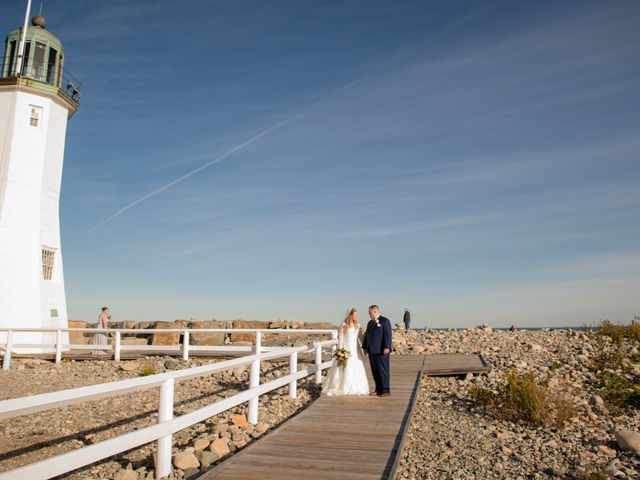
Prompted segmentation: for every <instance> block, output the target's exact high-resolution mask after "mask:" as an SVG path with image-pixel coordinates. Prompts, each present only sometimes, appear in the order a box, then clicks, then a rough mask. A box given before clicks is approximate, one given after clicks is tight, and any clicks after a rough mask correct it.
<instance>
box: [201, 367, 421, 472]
mask: <svg viewBox="0 0 640 480" xmlns="http://www.w3.org/2000/svg"><path fill="white" fill-rule="evenodd" d="M423 363H424V357H423V356H420V355H415V356H408V355H407V356H392V357H391V396H390V397H387V398H380V397H370V396H358V397H327V396H322V397H320V398H319V399H318V400H316V401H315V402H314V403H313V404H312V405H311V406H310V407H308V408H307V409H306V410H305V411H304V412H302V413H301V414H300V415H298V416H297V417H294V418H293V419H291V420H289V421H288V422H286V423H285V424H284V425H282V426H280V427H279V428H278V429H276V430H274V431H273V432H271V433H269V434H268V435H266V436H265V437H263V438H262V439H260V440H258V441H257V442H255V443H254V444H253V445H251V446H249V447H247V448H246V449H244V450H242V451H240V452H238V453H237V454H235V455H233V456H232V457H230V458H229V459H228V460H226V461H224V462H222V463H221V464H219V465H218V466H216V467H214V468H213V469H211V470H209V471H208V472H206V473H205V474H203V475H201V476H200V477H198V478H199V480H214V479H215V480H227V479H234V480H237V479H243V480H253V479H255V480H258V479H265V478H278V479H282V480H287V479H297V480H298V479H300V478H309V479H312V478H313V479H314V480H324V479H327V480H328V479H362V480H365V479H386V478H391V473H392V472H393V471H394V470H395V468H396V462H397V459H398V458H399V456H398V452H400V451H401V449H402V441H403V438H404V433H405V430H406V428H407V427H408V425H409V422H410V420H411V414H412V409H413V405H414V402H415V399H416V398H417V394H418V391H419V385H420V383H419V381H420V378H421V376H422V368H423ZM371 385H373V382H372V381H371Z"/></svg>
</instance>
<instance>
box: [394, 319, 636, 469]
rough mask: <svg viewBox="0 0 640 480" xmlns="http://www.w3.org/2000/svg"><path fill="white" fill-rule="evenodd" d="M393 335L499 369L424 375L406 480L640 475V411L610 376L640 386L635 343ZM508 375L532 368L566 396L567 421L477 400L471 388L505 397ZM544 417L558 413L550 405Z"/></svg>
mask: <svg viewBox="0 0 640 480" xmlns="http://www.w3.org/2000/svg"><path fill="white" fill-rule="evenodd" d="M394 333H395V335H394V337H395V341H394V343H395V350H396V352H397V353H399V354H417V353H481V354H482V355H483V357H484V358H485V359H486V361H487V363H488V364H489V366H490V367H491V371H490V372H489V373H488V374H487V375H467V376H466V377H464V378H453V377H452V378H437V377H432V378H423V380H422V384H421V387H420V396H419V398H418V402H417V405H416V409H415V411H414V417H413V420H412V423H411V426H410V430H409V432H408V439H407V442H406V444H405V449H404V452H403V455H402V459H401V462H400V468H399V474H398V478H399V479H402V480H413V479H494V478H495V479H518V480H524V479H530V478H532V479H546V478H569V479H571V478H574V479H583V480H597V479H606V478H620V479H636V478H640V457H639V456H638V451H640V434H638V433H637V432H640V410H638V409H637V408H634V407H632V406H626V405H619V404H618V403H617V402H615V401H614V400H615V399H616V398H617V397H616V396H615V395H614V394H615V393H616V391H613V392H611V391H609V390H608V388H611V385H609V384H608V383H607V379H609V378H620V379H624V380H625V381H628V382H629V383H628V384H625V385H632V388H635V389H636V390H635V391H637V388H638V385H639V384H640V363H638V362H639V360H640V356H639V355H638V354H639V351H638V344H637V343H636V342H633V341H626V340H625V341H622V342H621V344H620V345H618V344H616V343H615V342H613V341H612V340H611V339H610V338H608V337H606V336H604V335H601V334H598V333H594V332H575V331H571V330H551V329H547V330H541V331H516V332H509V331H493V330H492V329H491V328H490V327H487V326H485V327H483V328H473V329H468V330H452V331H444V332H443V331H437V332H436V331H426V332H411V331H410V332H394ZM509 372H517V373H518V374H531V375H533V376H534V377H535V378H538V379H539V380H540V384H541V385H543V386H544V388H546V389H547V390H548V391H549V393H550V395H560V396H561V397H560V398H564V399H566V400H565V403H564V405H565V410H564V411H563V413H564V421H563V422H562V424H557V422H551V421H550V422H549V423H545V421H542V422H528V421H518V420H513V419H509V418H505V416H504V415H503V413H504V412H503V411H501V407H500V406H497V407H494V408H489V407H488V406H483V405H481V404H479V402H478V398H474V395H473V394H472V392H473V391H474V390H475V391H488V392H491V393H492V394H499V393H500V392H501V391H503V389H504V385H505V375H506V374H508V373H509ZM603 379H604V380H603ZM608 395H609V396H608ZM603 397H604V399H603ZM609 397H612V398H609ZM543 414H544V415H547V414H548V416H549V418H551V417H552V411H551V409H550V410H549V411H548V412H543Z"/></svg>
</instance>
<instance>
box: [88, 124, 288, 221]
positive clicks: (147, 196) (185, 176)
mask: <svg viewBox="0 0 640 480" xmlns="http://www.w3.org/2000/svg"><path fill="white" fill-rule="evenodd" d="M299 115H300V114H299V113H298V114H296V115H293V116H292V117H289V118H288V119H286V120H284V121H282V122H280V123H278V124H276V125H274V126H272V127H269V128H267V129H266V130H263V131H262V132H260V133H258V134H257V135H254V136H253V137H251V138H250V139H249V140H247V141H246V142H244V143H241V144H240V145H236V146H235V147H233V148H230V149H229V150H227V151H226V152H224V153H223V154H222V155H220V156H218V157H216V158H214V159H213V160H211V161H209V162H207V163H205V164H203V165H200V166H199V167H198V168H195V169H193V170H191V171H190V172H188V173H185V174H184V175H182V176H181V177H178V178H176V179H175V180H173V181H171V182H169V183H167V184H166V185H163V186H161V187H159V188H157V189H155V190H154V191H152V192H150V193H147V194H146V195H144V196H142V197H140V198H139V199H137V200H136V201H135V202H131V203H130V204H129V205H126V206H124V207H122V208H121V209H120V210H118V211H117V212H116V213H114V214H113V215H111V216H110V217H108V218H107V219H105V220H103V221H102V222H100V223H98V224H96V225H94V226H93V227H91V228H90V229H89V230H88V231H92V230H95V229H96V228H99V227H101V226H102V225H104V224H105V223H107V222H110V221H111V220H113V219H114V218H116V217H117V216H119V215H121V214H123V213H124V212H126V211H127V210H129V209H130V208H133V207H135V206H136V205H138V204H139V203H141V202H144V201H145V200H148V199H149V198H151V197H154V196H156V195H157V194H159V193H160V192H164V191H165V190H167V189H168V188H171V187H173V186H174V185H175V184H176V183H180V182H182V181H183V180H186V179H187V178H189V177H191V176H192V175H195V174H196V173H198V172H200V171H201V170H204V169H205V168H207V167H210V166H211V165H213V164H214V163H218V162H219V161H221V160H223V159H225V158H227V157H228V156H229V155H231V154H232V153H235V152H237V151H238V150H241V149H243V148H244V147H246V146H248V145H251V144H252V143H253V142H255V141H256V140H258V139H260V138H262V137H264V136H265V135H268V134H269V133H271V132H273V131H274V130H277V129H279V128H281V127H284V126H285V125H286V124H287V123H289V122H291V121H293V120H294V119H295V118H296V117H298V116H299Z"/></svg>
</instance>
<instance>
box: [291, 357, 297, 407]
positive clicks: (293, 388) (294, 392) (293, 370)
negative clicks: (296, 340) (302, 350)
mask: <svg viewBox="0 0 640 480" xmlns="http://www.w3.org/2000/svg"><path fill="white" fill-rule="evenodd" d="M297 372H298V352H293V353H292V354H291V355H290V356H289V374H291V375H293V374H294V373H297ZM289 396H290V397H291V398H296V397H297V396H298V381H297V380H296V379H295V378H294V379H293V380H291V383H289Z"/></svg>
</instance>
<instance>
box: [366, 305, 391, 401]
mask: <svg viewBox="0 0 640 480" xmlns="http://www.w3.org/2000/svg"><path fill="white" fill-rule="evenodd" d="M369 318H370V320H369V323H367V330H366V332H365V334H364V339H363V340H362V349H363V350H364V352H365V353H366V354H368V355H369V364H370V365H371V375H372V376H373V380H374V382H375V384H376V390H375V391H374V392H371V395H378V396H379V397H388V396H390V395H391V389H390V388H389V384H390V377H391V372H390V370H389V354H390V353H391V321H390V320H389V319H388V318H385V317H383V316H381V315H380V307H378V306H377V305H371V306H370V307H369Z"/></svg>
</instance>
